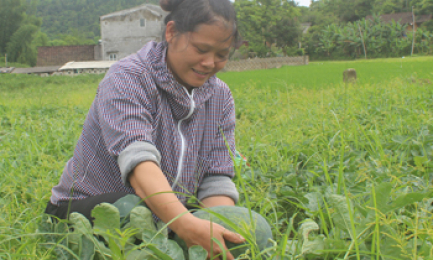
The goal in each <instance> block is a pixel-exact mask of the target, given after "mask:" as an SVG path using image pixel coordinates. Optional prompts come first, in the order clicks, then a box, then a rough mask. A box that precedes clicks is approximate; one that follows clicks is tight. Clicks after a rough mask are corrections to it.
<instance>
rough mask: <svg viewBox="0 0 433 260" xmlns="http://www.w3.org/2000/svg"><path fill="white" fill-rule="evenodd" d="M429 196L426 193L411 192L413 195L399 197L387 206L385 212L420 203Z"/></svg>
mask: <svg viewBox="0 0 433 260" xmlns="http://www.w3.org/2000/svg"><path fill="white" fill-rule="evenodd" d="M430 195H431V194H430V193H427V192H423V193H421V192H413V193H408V194H404V195H402V196H399V197H398V198H397V199H396V200H395V201H393V202H392V203H391V205H389V206H388V208H387V209H386V212H389V211H393V210H397V209H400V208H403V207H405V206H407V205H410V204H413V203H415V202H420V201H422V200H423V199H424V198H428V197H429V196H430Z"/></svg>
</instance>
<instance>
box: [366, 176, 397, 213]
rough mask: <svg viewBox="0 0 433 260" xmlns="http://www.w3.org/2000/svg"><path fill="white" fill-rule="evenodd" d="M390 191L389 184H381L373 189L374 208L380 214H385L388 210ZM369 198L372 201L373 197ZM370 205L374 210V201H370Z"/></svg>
mask: <svg viewBox="0 0 433 260" xmlns="http://www.w3.org/2000/svg"><path fill="white" fill-rule="evenodd" d="M391 189H392V184H391V183H389V182H382V183H381V184H380V185H379V186H377V187H375V197H376V208H377V209H378V210H380V211H381V212H382V213H385V211H386V209H387V208H388V200H389V198H390V194H391ZM371 198H372V199H373V196H372V197H371ZM370 205H371V207H373V208H374V201H371V204H370Z"/></svg>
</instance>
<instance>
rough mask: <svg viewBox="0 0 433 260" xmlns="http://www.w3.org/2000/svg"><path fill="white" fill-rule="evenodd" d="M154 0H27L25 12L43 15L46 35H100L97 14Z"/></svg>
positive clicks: (154, 1) (153, 0)
mask: <svg viewBox="0 0 433 260" xmlns="http://www.w3.org/2000/svg"><path fill="white" fill-rule="evenodd" d="M158 2H159V1H158V0H28V11H27V14H31V15H35V16H37V17H40V18H42V19H43V21H42V27H41V31H42V32H44V33H46V34H47V35H48V37H49V38H51V39H52V38H55V37H56V35H58V34H80V35H83V36H85V37H86V38H89V39H93V38H94V37H98V36H100V30H99V17H100V16H101V15H105V14H108V13H111V12H115V11H120V10H124V9H128V8H132V7H135V6H138V5H142V4H145V3H151V4H158Z"/></svg>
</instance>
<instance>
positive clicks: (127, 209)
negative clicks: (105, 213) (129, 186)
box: [113, 194, 146, 218]
mask: <svg viewBox="0 0 433 260" xmlns="http://www.w3.org/2000/svg"><path fill="white" fill-rule="evenodd" d="M113 205H114V206H115V207H116V208H117V209H118V210H119V216H120V218H125V217H126V216H128V215H129V213H131V211H132V209H134V208H135V207H137V206H139V205H140V206H145V205H146V204H144V202H143V200H142V199H141V198H140V197H138V196H137V195H134V194H128V195H126V196H124V197H122V198H120V199H118V200H117V201H116V202H114V203H113Z"/></svg>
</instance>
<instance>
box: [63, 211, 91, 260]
mask: <svg viewBox="0 0 433 260" xmlns="http://www.w3.org/2000/svg"><path fill="white" fill-rule="evenodd" d="M69 221H70V222H71V227H72V229H73V230H74V231H73V233H72V234H71V235H70V236H69V239H68V246H69V248H70V249H71V250H72V251H73V252H74V253H76V254H77V255H79V256H80V259H89V260H91V259H93V258H94V255H95V245H94V243H93V239H92V238H93V230H92V226H91V224H90V221H89V220H88V219H87V218H86V217H85V216H83V215H82V214H80V213H75V212H74V213H71V214H70V215H69Z"/></svg>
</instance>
